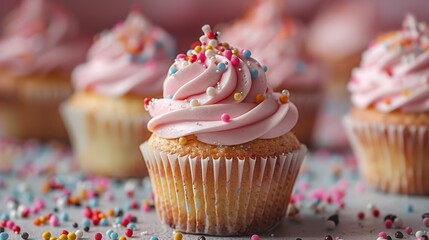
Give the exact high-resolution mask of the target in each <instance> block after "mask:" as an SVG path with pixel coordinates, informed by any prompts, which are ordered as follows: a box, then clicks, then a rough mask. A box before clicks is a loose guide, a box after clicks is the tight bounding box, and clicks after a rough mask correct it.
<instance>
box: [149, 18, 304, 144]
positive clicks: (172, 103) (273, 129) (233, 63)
mask: <svg viewBox="0 0 429 240" xmlns="http://www.w3.org/2000/svg"><path fill="white" fill-rule="evenodd" d="M202 30H203V32H204V34H203V35H202V36H201V37H200V42H199V43H197V44H194V45H193V46H192V48H191V49H189V50H188V52H187V53H186V54H178V55H177V57H176V59H175V61H174V63H173V65H171V67H170V69H169V71H168V76H167V78H166V79H165V81H164V93H163V94H164V98H162V99H146V101H145V103H146V108H147V110H148V111H149V113H150V115H151V116H152V117H153V118H152V119H151V120H150V121H149V123H148V129H149V130H150V131H152V132H154V133H155V134H157V135H158V136H160V137H163V138H167V139H173V138H180V137H185V136H189V135H194V136H195V137H196V138H197V139H198V140H199V141H201V142H204V143H207V144H213V145H237V144H242V143H246V142H250V141H252V140H255V139H272V138H276V137H279V136H282V135H283V134H286V133H288V132H289V131H290V130H291V129H292V128H293V127H294V126H295V124H296V122H297V119H298V111H297V109H296V107H295V105H294V104H293V103H291V102H289V92H288V91H287V90H284V91H282V93H274V92H273V91H272V88H271V87H270V86H269V85H268V84H267V79H266V76H265V72H266V71H267V70H268V69H267V67H266V66H264V65H261V64H260V63H259V62H258V61H256V60H255V59H254V58H252V53H251V51H250V50H248V49H239V48H236V47H233V46H230V45H229V44H228V43H226V42H220V41H219V40H218V36H219V35H220V33H219V32H213V31H212V29H211V28H210V26H208V25H205V26H203V27H202Z"/></svg>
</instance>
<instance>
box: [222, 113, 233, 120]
mask: <svg viewBox="0 0 429 240" xmlns="http://www.w3.org/2000/svg"><path fill="white" fill-rule="evenodd" d="M220 118H221V119H222V121H224V122H229V121H231V117H230V116H229V114H228V113H224V114H222V116H220Z"/></svg>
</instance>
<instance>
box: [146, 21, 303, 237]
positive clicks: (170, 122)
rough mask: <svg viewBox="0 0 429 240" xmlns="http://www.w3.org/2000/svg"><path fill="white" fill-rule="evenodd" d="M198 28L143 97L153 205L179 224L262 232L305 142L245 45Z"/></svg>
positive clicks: (208, 230)
mask: <svg viewBox="0 0 429 240" xmlns="http://www.w3.org/2000/svg"><path fill="white" fill-rule="evenodd" d="M203 32H204V35H203V36H201V38H200V43H199V44H194V46H192V48H191V49H190V50H189V51H188V52H187V54H179V55H177V57H176V60H175V61H174V63H173V65H172V66H171V67H170V69H169V74H168V76H167V78H166V79H165V82H164V98H162V99H155V98H153V99H147V100H146V108H147V110H148V112H149V114H150V115H151V116H152V117H153V118H152V119H151V120H150V121H149V123H148V129H149V130H150V131H151V132H153V134H152V136H151V138H150V139H149V140H148V141H147V142H145V143H144V144H142V145H141V147H140V148H141V150H142V153H143V155H144V158H145V161H146V165H147V166H148V170H149V175H150V178H151V182H152V186H153V188H154V194H155V202H156V209H157V213H158V215H159V217H160V218H161V220H162V221H163V222H164V223H166V224H167V225H169V226H171V227H173V228H175V229H177V230H180V231H184V232H189V233H202V234H211V235H220V236H223V235H243V234H250V233H255V232H263V231H266V230H268V229H270V228H272V227H274V226H276V224H278V223H279V221H280V220H281V219H282V218H283V216H284V214H285V212H286V207H287V203H288V199H289V197H290V193H291V191H292V188H293V184H294V182H295V179H296V176H297V173H298V170H299V168H300V164H301V161H302V159H303V157H304V154H305V151H306V149H305V147H304V146H303V145H300V143H299V141H298V140H297V139H296V137H295V136H294V135H293V134H292V133H291V132H290V130H291V129H292V128H293V127H294V125H295V124H296V122H297V119H298V111H297V109H296V107H295V105H294V104H293V103H291V102H290V101H289V92H288V91H287V90H284V91H282V93H275V92H273V90H272V89H271V87H270V85H269V84H268V83H267V79H266V76H265V71H267V68H266V66H264V65H261V64H260V63H259V62H258V61H256V60H255V59H254V58H253V57H252V53H251V51H250V50H247V49H238V48H235V47H233V46H230V45H229V44H228V43H225V42H223V43H222V42H219V40H218V35H220V34H219V33H215V32H213V31H212V30H211V28H210V27H209V26H207V25H206V26H203ZM292 94H293V93H292Z"/></svg>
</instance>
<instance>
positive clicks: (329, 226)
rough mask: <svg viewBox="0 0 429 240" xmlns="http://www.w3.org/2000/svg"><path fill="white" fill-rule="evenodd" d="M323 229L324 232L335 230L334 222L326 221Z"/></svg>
mask: <svg viewBox="0 0 429 240" xmlns="http://www.w3.org/2000/svg"><path fill="white" fill-rule="evenodd" d="M325 228H326V230H333V229H334V228H335V223H334V221H331V220H328V221H326V223H325Z"/></svg>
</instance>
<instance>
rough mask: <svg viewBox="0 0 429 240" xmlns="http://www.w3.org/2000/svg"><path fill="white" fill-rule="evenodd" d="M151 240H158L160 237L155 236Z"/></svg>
mask: <svg viewBox="0 0 429 240" xmlns="http://www.w3.org/2000/svg"><path fill="white" fill-rule="evenodd" d="M150 240H158V237H157V236H155V235H154V236H151V237H150Z"/></svg>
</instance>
